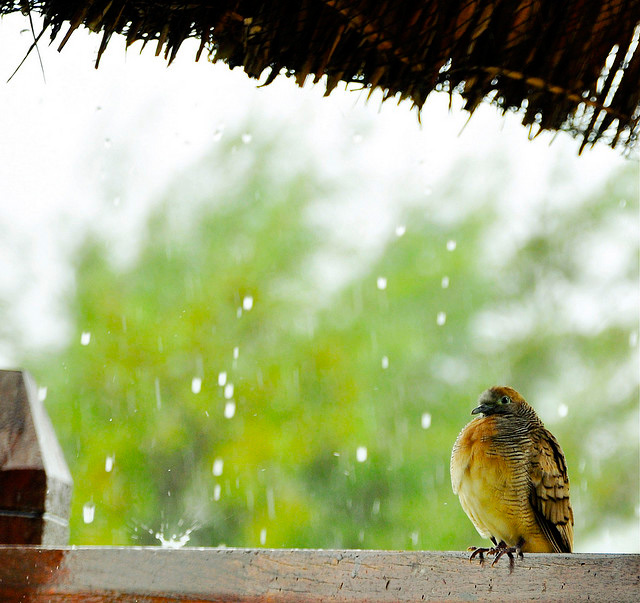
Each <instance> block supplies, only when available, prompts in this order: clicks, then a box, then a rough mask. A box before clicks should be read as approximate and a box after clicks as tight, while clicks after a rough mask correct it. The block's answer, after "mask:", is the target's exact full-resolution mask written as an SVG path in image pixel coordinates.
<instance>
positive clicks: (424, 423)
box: [420, 412, 431, 429]
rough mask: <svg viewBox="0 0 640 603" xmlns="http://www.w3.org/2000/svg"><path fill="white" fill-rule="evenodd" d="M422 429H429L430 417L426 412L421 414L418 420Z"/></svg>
mask: <svg viewBox="0 0 640 603" xmlns="http://www.w3.org/2000/svg"><path fill="white" fill-rule="evenodd" d="M420 424H421V425H422V429H429V427H431V415H430V414H429V413H428V412H423V413H422V417H421V419H420Z"/></svg>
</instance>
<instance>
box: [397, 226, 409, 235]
mask: <svg viewBox="0 0 640 603" xmlns="http://www.w3.org/2000/svg"><path fill="white" fill-rule="evenodd" d="M405 232H407V227H406V226H405V225H404V224H398V226H396V237H401V236H403V235H404V233H405Z"/></svg>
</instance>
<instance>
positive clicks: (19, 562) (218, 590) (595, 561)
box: [0, 546, 640, 603]
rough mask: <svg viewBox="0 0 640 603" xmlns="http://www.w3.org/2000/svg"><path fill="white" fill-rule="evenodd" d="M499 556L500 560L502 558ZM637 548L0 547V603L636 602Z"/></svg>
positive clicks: (639, 576) (639, 567) (639, 561)
mask: <svg viewBox="0 0 640 603" xmlns="http://www.w3.org/2000/svg"><path fill="white" fill-rule="evenodd" d="M503 561H504V563H503ZM638 593H640V555H602V554H598V555H596V554H573V555H560V554H557V555H550V554H525V556H524V559H518V560H517V561H516V563H515V567H514V570H513V572H512V573H509V562H508V560H507V559H503V560H501V561H500V563H499V564H498V565H496V566H495V567H491V565H490V564H489V563H485V565H483V566H480V564H479V563H478V562H473V563H470V562H469V557H468V554H467V553H463V552H408V551H316V550H290V549H289V550H287V549H276V550H269V549H260V550H253V549H173V550H172V549H163V548H140V547H123V548H119V547H106V548H105V547H78V548H69V547H66V548H44V547H16V546H7V547H1V546H0V600H2V601H6V602H12V601H32V602H43V603H44V602H45V601H46V602H53V603H55V602H58V601H63V600H64V601H71V602H73V601H91V602H92V603H98V602H107V601H118V602H119V603H129V602H131V603H133V602H134V601H147V602H149V601H153V602H156V601H157V602H159V601H192V602H194V601H248V602H252V601H255V602H257V601H273V602H289V601H308V602H311V601H373V602H375V601H433V600H448V601H501V600H509V601H514V600H518V601H520V600H536V601H576V600H587V599H590V600H592V601H616V602H624V601H637V600H638Z"/></svg>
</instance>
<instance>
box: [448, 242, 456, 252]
mask: <svg viewBox="0 0 640 603" xmlns="http://www.w3.org/2000/svg"><path fill="white" fill-rule="evenodd" d="M457 246H458V243H456V242H455V241H454V240H453V239H450V240H449V241H447V251H454V250H455V248H456V247H457Z"/></svg>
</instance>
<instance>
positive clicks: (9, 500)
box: [0, 371, 72, 546]
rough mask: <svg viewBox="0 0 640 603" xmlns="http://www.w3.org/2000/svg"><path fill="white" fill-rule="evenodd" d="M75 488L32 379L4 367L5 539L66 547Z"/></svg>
mask: <svg viewBox="0 0 640 603" xmlns="http://www.w3.org/2000/svg"><path fill="white" fill-rule="evenodd" d="M71 488H72V481H71V475H70V473H69V469H68V468H67V465H66V463H65V461H64V457H63V455H62V450H61V449H60V445H59V444H58V441H57V440H56V437H55V434H54V432H53V427H52V426H51V422H50V420H49V417H48V416H47V413H46V411H45V409H44V406H43V404H42V402H41V401H40V400H39V399H38V391H37V388H36V386H35V383H34V381H33V379H32V378H31V376H30V375H29V374H28V373H26V372H22V371H0V543H2V544H47V545H58V546H60V545H65V544H66V543H67V542H68V539H69V510H70V503H71Z"/></svg>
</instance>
